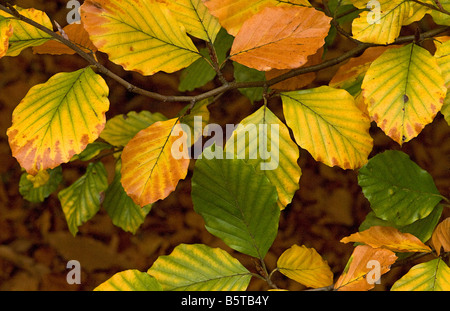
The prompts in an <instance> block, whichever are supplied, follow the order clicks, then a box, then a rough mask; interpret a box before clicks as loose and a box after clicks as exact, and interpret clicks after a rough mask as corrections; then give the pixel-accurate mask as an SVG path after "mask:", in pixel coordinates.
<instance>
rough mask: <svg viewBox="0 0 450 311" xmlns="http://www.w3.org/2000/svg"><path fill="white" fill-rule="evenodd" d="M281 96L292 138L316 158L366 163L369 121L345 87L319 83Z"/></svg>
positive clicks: (353, 164) (350, 166) (328, 161)
mask: <svg viewBox="0 0 450 311" xmlns="http://www.w3.org/2000/svg"><path fill="white" fill-rule="evenodd" d="M281 99H282V102H283V113H284V116H285V118H286V123H287V125H288V126H289V127H290V128H291V129H292V132H293V133H294V138H295V141H296V142H297V144H298V145H299V146H300V147H302V148H304V149H306V150H308V151H309V153H310V154H311V155H312V156H313V158H314V159H315V160H316V161H320V162H323V163H324V164H326V165H328V166H336V165H337V166H339V167H341V168H344V169H355V168H359V167H361V166H363V165H364V164H365V163H367V161H368V156H369V153H370V152H371V151H372V145H373V140H372V137H371V136H370V135H369V127H370V121H369V118H368V117H367V116H365V115H364V114H363V112H362V111H361V110H359V109H358V108H357V107H356V105H355V101H354V99H353V97H352V96H351V95H350V94H349V93H348V92H347V91H345V90H339V89H333V88H331V87H329V86H321V87H318V88H314V89H308V90H301V91H293V92H285V93H281Z"/></svg>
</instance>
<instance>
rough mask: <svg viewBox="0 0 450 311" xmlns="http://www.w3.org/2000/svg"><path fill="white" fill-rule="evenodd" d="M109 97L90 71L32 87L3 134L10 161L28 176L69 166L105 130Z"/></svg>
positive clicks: (62, 75)
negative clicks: (4, 134)
mask: <svg viewBox="0 0 450 311" xmlns="http://www.w3.org/2000/svg"><path fill="white" fill-rule="evenodd" d="M108 93H109V89H108V86H107V85H106V82H105V80H103V78H102V77H101V76H100V75H98V74H96V73H95V72H94V71H93V70H92V69H91V68H90V67H86V68H84V69H80V70H77V71H74V72H61V73H58V74H56V75H54V76H53V77H51V78H50V79H49V80H48V81H47V82H45V83H43V84H38V85H35V86H34V87H32V88H31V89H30V90H29V91H28V93H27V95H26V96H25V98H24V99H22V101H21V102H20V103H19V105H18V106H17V107H16V109H14V112H13V117H12V125H11V127H10V128H9V129H8V131H7V134H8V138H9V145H10V147H11V150H12V154H13V156H14V157H15V158H16V159H17V161H18V162H19V163H20V165H21V166H22V167H23V168H24V169H25V170H26V171H27V173H28V174H31V175H35V174H37V173H38V172H39V171H40V170H45V169H48V168H54V167H57V166H59V165H60V164H61V163H66V162H68V161H69V160H70V159H71V158H72V156H74V155H75V154H79V153H81V152H82V151H83V150H84V149H85V148H86V146H87V145H88V144H89V143H91V142H93V141H94V140H96V139H97V138H98V136H99V134H100V132H101V131H102V130H103V128H104V127H105V123H106V117H105V113H106V111H108V109H109V100H108Z"/></svg>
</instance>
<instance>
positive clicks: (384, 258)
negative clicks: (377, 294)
mask: <svg viewBox="0 0 450 311" xmlns="http://www.w3.org/2000/svg"><path fill="white" fill-rule="evenodd" d="M396 260H397V256H395V254H394V252H392V251H390V250H388V249H384V248H372V247H370V246H368V245H359V246H357V247H355V249H354V250H353V253H352V255H351V257H350V259H349V261H348V263H347V266H346V267H345V269H344V272H343V273H342V274H341V276H340V277H339V279H338V280H337V282H336V283H335V284H334V289H336V290H339V291H366V290H369V289H372V288H373V287H375V283H376V282H377V281H378V280H379V278H380V277H381V275H382V274H384V273H386V272H388V271H389V270H390V266H391V265H392V264H393V263H394V262H395V261H396Z"/></svg>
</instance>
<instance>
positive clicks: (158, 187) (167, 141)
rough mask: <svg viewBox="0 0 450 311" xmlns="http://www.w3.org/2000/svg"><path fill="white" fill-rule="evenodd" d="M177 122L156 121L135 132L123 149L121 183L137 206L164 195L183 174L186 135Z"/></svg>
mask: <svg viewBox="0 0 450 311" xmlns="http://www.w3.org/2000/svg"><path fill="white" fill-rule="evenodd" d="M177 124H179V122H178V119H170V120H167V121H158V122H156V123H154V124H152V125H150V126H149V127H147V128H146V129H143V130H142V131H140V132H139V133H137V134H136V136H134V137H133V138H132V139H131V140H130V141H129V142H128V144H127V145H126V146H125V148H124V149H123V152H122V169H121V173H122V180H121V182H122V186H123V188H124V189H125V191H126V192H127V194H128V195H129V196H130V197H131V198H132V199H133V201H134V202H135V203H136V204H138V205H140V206H141V207H142V206H145V205H147V204H150V203H154V202H156V201H157V200H161V199H164V198H166V197H167V196H168V195H169V194H170V193H171V192H172V191H174V190H175V188H176V186H177V184H178V182H179V181H180V180H181V179H183V178H184V177H186V174H187V170H188V166H189V157H188V154H187V134H186V133H185V132H183V131H182V130H180V128H179V127H178V126H176V125H177ZM180 132H181V134H180ZM175 143H176V144H178V143H180V145H176V144H175ZM174 144H175V147H174ZM177 147H178V148H179V149H177ZM180 147H181V148H182V149H180ZM172 149H173V150H172ZM172 151H173V152H172ZM173 153H177V155H175V156H174V154H173ZM177 158H178V159H177Z"/></svg>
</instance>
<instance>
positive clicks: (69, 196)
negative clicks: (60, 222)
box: [58, 162, 108, 236]
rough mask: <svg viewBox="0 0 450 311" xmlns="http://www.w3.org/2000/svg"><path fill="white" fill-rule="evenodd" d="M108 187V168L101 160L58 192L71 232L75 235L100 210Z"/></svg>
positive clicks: (90, 164) (90, 165) (89, 166)
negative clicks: (102, 197) (103, 195)
mask: <svg viewBox="0 0 450 311" xmlns="http://www.w3.org/2000/svg"><path fill="white" fill-rule="evenodd" d="M106 188H108V179H107V173H106V169H105V167H104V166H103V164H102V163H101V162H95V163H89V165H88V167H87V169H86V173H85V174H84V175H83V176H81V177H80V178H79V179H77V181H75V182H74V183H73V184H72V185H70V186H69V187H68V188H66V189H64V190H61V191H60V192H59V193H58V198H59V201H60V202H61V206H62V210H63V212H64V215H65V216H66V220H67V225H68V227H69V230H70V232H71V233H72V235H73V236H75V235H76V234H77V232H78V227H79V226H81V225H82V224H83V223H85V222H86V221H88V220H89V219H91V218H92V217H93V216H94V215H95V214H96V213H97V212H98V210H99V208H100V204H101V196H102V193H103V192H104V191H105V190H106Z"/></svg>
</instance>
